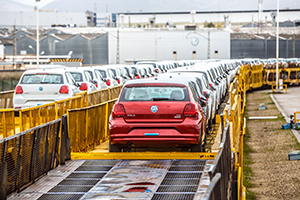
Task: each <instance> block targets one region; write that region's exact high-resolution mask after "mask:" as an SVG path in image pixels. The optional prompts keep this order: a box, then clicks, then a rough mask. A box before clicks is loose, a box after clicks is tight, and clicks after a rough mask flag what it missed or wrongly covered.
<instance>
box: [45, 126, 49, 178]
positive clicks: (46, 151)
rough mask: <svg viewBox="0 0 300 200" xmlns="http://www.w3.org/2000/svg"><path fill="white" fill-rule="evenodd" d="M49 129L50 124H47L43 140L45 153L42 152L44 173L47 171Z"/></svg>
mask: <svg viewBox="0 0 300 200" xmlns="http://www.w3.org/2000/svg"><path fill="white" fill-rule="evenodd" d="M49 129H50V125H48V127H47V133H46V141H45V153H44V173H46V174H47V172H48V166H47V161H48V153H49V141H48V137H49Z"/></svg>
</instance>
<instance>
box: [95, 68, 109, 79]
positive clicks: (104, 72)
mask: <svg viewBox="0 0 300 200" xmlns="http://www.w3.org/2000/svg"><path fill="white" fill-rule="evenodd" d="M97 71H98V72H100V74H101V75H102V77H103V78H107V75H106V71H105V70H101V69H98V70H97Z"/></svg>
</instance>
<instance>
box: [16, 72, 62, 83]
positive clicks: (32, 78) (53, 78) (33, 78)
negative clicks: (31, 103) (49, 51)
mask: <svg viewBox="0 0 300 200" xmlns="http://www.w3.org/2000/svg"><path fill="white" fill-rule="evenodd" d="M40 83H42V84H63V83H64V82H63V77H62V75H61V74H26V75H24V76H23V78H22V81H21V84H40Z"/></svg>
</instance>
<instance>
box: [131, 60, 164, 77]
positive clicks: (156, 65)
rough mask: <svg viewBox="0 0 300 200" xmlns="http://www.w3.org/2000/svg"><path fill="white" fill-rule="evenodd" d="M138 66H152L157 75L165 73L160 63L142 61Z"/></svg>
mask: <svg viewBox="0 0 300 200" xmlns="http://www.w3.org/2000/svg"><path fill="white" fill-rule="evenodd" d="M136 65H152V66H153V68H154V71H155V73H157V74H161V73H163V69H162V67H161V65H159V63H158V62H151V61H140V62H137V63H136Z"/></svg>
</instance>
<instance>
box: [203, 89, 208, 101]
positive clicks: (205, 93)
mask: <svg viewBox="0 0 300 200" xmlns="http://www.w3.org/2000/svg"><path fill="white" fill-rule="evenodd" d="M203 94H204V96H205V97H206V95H207V91H204V92H203ZM206 101H208V98H206Z"/></svg>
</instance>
